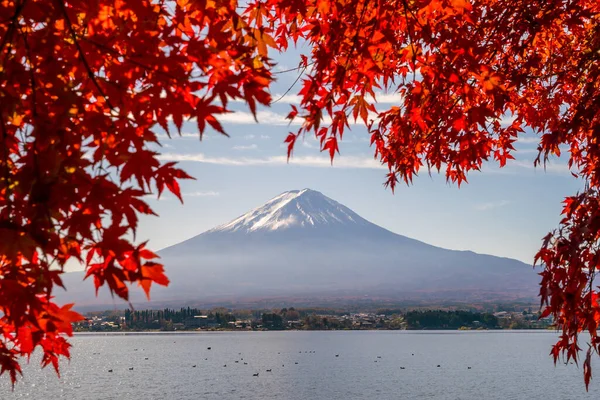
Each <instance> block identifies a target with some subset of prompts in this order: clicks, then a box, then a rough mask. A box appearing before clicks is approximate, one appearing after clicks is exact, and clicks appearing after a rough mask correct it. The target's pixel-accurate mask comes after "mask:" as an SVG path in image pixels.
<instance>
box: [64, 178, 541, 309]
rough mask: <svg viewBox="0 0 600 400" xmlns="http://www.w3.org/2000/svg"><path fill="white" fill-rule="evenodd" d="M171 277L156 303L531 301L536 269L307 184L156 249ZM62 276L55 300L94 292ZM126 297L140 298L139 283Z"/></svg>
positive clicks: (85, 297) (77, 277)
mask: <svg viewBox="0 0 600 400" xmlns="http://www.w3.org/2000/svg"><path fill="white" fill-rule="evenodd" d="M159 255H160V256H161V257H162V261H163V263H164V264H165V266H166V270H167V274H168V276H169V279H170V280H171V285H170V286H169V287H168V288H162V287H158V286H153V288H152V300H153V302H157V303H158V302H163V303H164V302H174V303H175V302H182V301H185V302H191V301H219V300H223V301H238V300H243V299H249V298H253V299H257V298H268V297H279V298H280V297H282V296H283V297H285V296H289V297H300V298H310V297H315V298H317V297H318V298H326V297H328V296H329V297H337V298H352V297H364V296H372V297H377V298H389V299H398V300H401V299H420V300H426V299H432V300H468V301H482V300H483V301H488V300H489V301H492V300H499V301H500V300H516V299H528V300H529V299H533V298H535V296H536V295H537V292H538V282H539V277H538V275H537V274H536V273H535V271H534V270H533V268H532V267H531V265H527V264H525V263H522V262H520V261H517V260H513V259H509V258H501V257H495V256H490V255H482V254H476V253H473V252H471V251H455V250H447V249H442V248H439V247H435V246H431V245H428V244H426V243H423V242H420V241H417V240H414V239H410V238H408V237H405V236H402V235H398V234H396V233H393V232H390V231H388V230H386V229H383V228H381V227H379V226H377V225H375V224H373V223H371V222H369V221H367V220H365V219H364V218H362V217H360V216H359V215H358V214H356V213H355V212H354V211H352V210H350V209H349V208H348V207H346V206H344V205H342V204H340V203H338V202H336V201H334V200H332V199H330V198H329V197H327V196H325V195H323V194H321V193H319V192H317V191H314V190H310V189H304V190H293V191H289V192H285V193H282V194H280V195H279V196H277V197H274V198H273V199H271V200H269V201H268V202H266V203H265V204H264V205H262V206H260V207H258V208H255V209H253V210H251V211H249V212H248V213H246V214H244V215H242V216H240V217H238V218H236V219H234V220H233V221H231V222H228V223H226V224H223V225H221V226H218V227H216V228H213V229H211V230H209V231H206V232H204V233H202V234H200V235H198V236H195V237H192V238H190V239H188V240H186V241H184V242H181V243H179V244H176V245H174V246H171V247H168V248H166V249H163V250H161V251H160V252H159ZM67 275H68V276H67V277H66V278H65V283H66V285H67V288H68V293H66V294H63V295H60V296H59V300H62V301H68V300H70V301H76V302H77V303H78V304H79V305H91V304H112V303H113V302H112V300H110V298H109V297H107V295H106V293H105V294H103V295H101V296H100V298H98V299H95V298H94V297H93V289H92V284H91V282H85V283H84V284H81V279H82V276H83V275H82V273H70V274H67ZM135 292H137V293H136V294H135V295H134V296H133V298H132V301H133V302H134V303H139V302H141V301H145V300H144V299H145V298H144V297H143V296H142V294H141V290H138V291H135Z"/></svg>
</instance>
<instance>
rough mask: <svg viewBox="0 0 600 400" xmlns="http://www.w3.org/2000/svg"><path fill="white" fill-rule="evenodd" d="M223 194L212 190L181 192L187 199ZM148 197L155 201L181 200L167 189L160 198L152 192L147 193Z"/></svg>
mask: <svg viewBox="0 0 600 400" xmlns="http://www.w3.org/2000/svg"><path fill="white" fill-rule="evenodd" d="M220 195H221V194H220V193H219V192H215V191H212V190H209V191H196V192H183V193H181V197H183V199H184V200H185V199H186V198H188V197H216V196H220ZM146 198H147V199H148V200H155V201H172V200H177V201H179V199H177V198H176V197H175V196H173V195H172V194H171V193H170V192H169V191H167V190H165V191H164V192H163V193H162V194H161V196H160V198H157V195H156V194H150V195H147V196H146Z"/></svg>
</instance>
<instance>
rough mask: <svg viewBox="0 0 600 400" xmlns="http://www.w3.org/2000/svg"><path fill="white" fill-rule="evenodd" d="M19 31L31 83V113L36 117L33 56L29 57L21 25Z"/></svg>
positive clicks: (27, 44) (27, 45)
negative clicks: (27, 61)
mask: <svg viewBox="0 0 600 400" xmlns="http://www.w3.org/2000/svg"><path fill="white" fill-rule="evenodd" d="M19 33H20V34H21V36H22V37H23V44H24V45H25V54H26V55H27V60H29V64H30V65H29V80H30V83H31V102H32V103H33V110H32V114H33V117H34V122H35V119H37V97H36V96H37V95H36V84H35V72H34V70H35V65H34V63H33V58H32V57H31V49H30V48H29V43H28V42H27V34H26V33H25V32H23V30H22V29H21V27H20V26H19Z"/></svg>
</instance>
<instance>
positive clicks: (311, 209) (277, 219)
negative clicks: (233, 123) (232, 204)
mask: <svg viewBox="0 0 600 400" xmlns="http://www.w3.org/2000/svg"><path fill="white" fill-rule="evenodd" d="M357 223H358V224H364V223H367V221H365V220H364V219H363V218H361V217H360V216H358V215H357V214H356V213H354V212H353V211H352V210H350V209H349V208H348V207H346V206H343V205H342V204H340V203H338V202H337V201H334V200H332V199H330V198H329V197H327V196H325V195H323V194H322V193H320V192H317V191H315V190H311V189H303V190H291V191H289V192H284V193H282V194H280V195H279V196H276V197H274V198H272V199H271V200H269V201H267V202H266V203H265V204H264V205H262V206H260V207H257V208H255V209H253V210H251V211H249V212H248V213H246V214H244V215H242V216H240V217H238V218H236V219H234V220H233V221H231V222H228V223H226V224H224V225H221V226H218V227H216V228H214V229H211V230H210V231H209V232H226V231H227V232H254V231H276V230H280V229H288V228H292V227H311V226H317V225H347V224H357Z"/></svg>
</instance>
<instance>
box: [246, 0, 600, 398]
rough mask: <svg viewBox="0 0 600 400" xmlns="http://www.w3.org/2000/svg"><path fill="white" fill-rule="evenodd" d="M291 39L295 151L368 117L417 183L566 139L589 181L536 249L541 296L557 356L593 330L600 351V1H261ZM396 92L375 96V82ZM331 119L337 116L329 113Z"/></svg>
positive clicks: (400, 175)
mask: <svg viewBox="0 0 600 400" xmlns="http://www.w3.org/2000/svg"><path fill="white" fill-rule="evenodd" d="M253 7H254V9H255V10H260V11H261V13H262V15H263V17H264V19H265V20H267V21H269V22H270V25H269V27H270V28H271V29H272V30H273V32H275V40H276V42H277V43H278V44H280V46H281V47H282V48H286V46H287V43H288V42H289V41H290V40H289V39H292V40H293V41H297V40H302V41H304V42H307V43H308V44H309V48H310V49H311V53H310V54H309V55H305V56H303V59H302V63H301V68H302V71H303V72H304V77H303V80H302V87H301V89H300V91H299V95H300V98H301V100H300V105H299V107H293V108H292V110H291V112H290V114H289V116H288V118H290V119H294V118H301V119H302V122H301V126H300V128H299V129H298V130H297V131H296V132H292V133H290V134H289V135H288V137H287V139H286V143H288V157H290V156H291V154H292V151H293V149H294V145H295V143H296V141H297V139H298V138H299V137H302V136H304V135H305V134H307V133H309V132H310V133H313V134H315V135H316V137H317V138H318V139H320V143H321V150H322V151H326V152H328V153H329V155H330V156H331V158H332V160H333V158H334V156H335V155H336V154H337V153H338V152H339V149H338V142H339V141H340V140H341V139H342V137H343V134H344V131H345V129H346V128H349V122H348V121H349V120H351V119H353V120H355V121H356V120H360V121H362V122H363V123H364V125H365V126H366V127H367V129H368V131H369V134H370V136H371V145H372V146H374V148H375V157H376V158H377V159H378V160H379V161H381V163H382V164H384V165H385V166H387V167H388V168H389V173H388V175H387V182H386V183H387V185H389V186H390V187H391V189H392V190H393V189H394V187H395V186H396V184H397V183H398V182H399V181H404V182H405V183H407V184H409V183H411V182H412V180H413V177H414V176H416V175H417V174H418V173H419V171H420V170H421V169H422V168H425V167H426V168H427V170H428V171H429V172H431V171H432V170H435V171H438V172H440V171H443V173H445V175H446V178H447V180H448V181H449V182H452V183H457V184H458V185H459V186H460V185H461V183H463V182H466V181H467V174H468V173H469V172H471V171H478V170H480V169H481V167H482V165H483V163H484V162H496V163H497V164H498V165H499V166H500V167H504V166H505V165H506V163H507V161H509V160H511V159H513V158H514V156H513V153H514V151H515V148H514V143H515V142H516V141H517V139H518V136H519V135H520V134H522V133H524V132H525V129H527V130H528V131H529V132H533V133H535V134H537V135H538V136H539V138H540V142H539V146H538V152H539V153H538V157H537V159H536V161H535V163H534V164H535V165H542V164H543V165H545V163H546V161H547V160H548V159H549V158H550V157H551V156H557V157H558V156H560V155H561V150H563V151H564V150H568V152H569V156H568V167H569V168H570V170H571V172H572V174H573V175H574V176H576V177H579V178H580V179H581V180H582V182H586V187H585V190H584V191H583V192H582V193H580V194H577V195H576V196H572V197H569V198H567V199H566V201H565V206H564V211H563V214H564V218H563V219H562V221H561V223H560V227H559V228H558V229H557V230H556V231H554V232H551V233H550V234H549V236H548V237H546V238H545V240H544V241H543V245H542V248H541V250H540V251H539V253H538V254H537V256H536V258H535V262H534V264H538V265H539V266H540V267H541V268H542V269H543V271H542V272H541V273H540V275H541V284H540V286H541V289H540V300H541V307H542V309H543V313H542V315H543V316H544V317H546V316H549V315H552V316H553V317H554V321H555V323H556V326H557V327H558V329H559V330H561V331H562V335H561V337H560V339H559V341H558V342H557V343H556V345H555V346H554V347H553V349H552V352H551V354H552V355H553V356H554V360H555V362H556V361H558V359H559V357H560V355H563V356H566V360H567V361H568V360H571V359H574V360H575V361H576V362H577V360H578V358H579V350H580V348H579V344H578V343H579V341H578V335H579V334H580V333H581V332H583V331H587V332H588V333H589V335H590V338H591V339H590V347H589V349H588V351H587V356H586V359H585V362H584V380H585V384H586V387H588V385H589V381H590V378H591V363H590V357H591V354H592V353H593V352H597V353H600V338H599V337H598V332H597V329H598V324H599V323H600V304H599V302H598V301H599V293H598V289H599V286H597V285H594V278H595V276H596V274H597V273H598V268H599V265H598V264H599V261H600V247H599V245H598V243H599V242H600V207H599V206H600V143H599V141H600V2H598V1H597V0H577V1H567V0H544V1H531V0H517V1H505V0H472V1H470V0H303V1H300V0H297V1H293V0H264V1H256V2H255V3H254V6H253ZM385 91H388V92H389V91H391V92H392V93H395V94H396V95H397V96H398V98H399V100H398V103H397V104H395V105H393V106H392V107H390V108H388V109H381V108H378V104H377V101H376V98H377V94H378V93H381V92H385ZM325 120H329V121H331V122H328V123H327V124H325V123H324V121H325Z"/></svg>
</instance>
